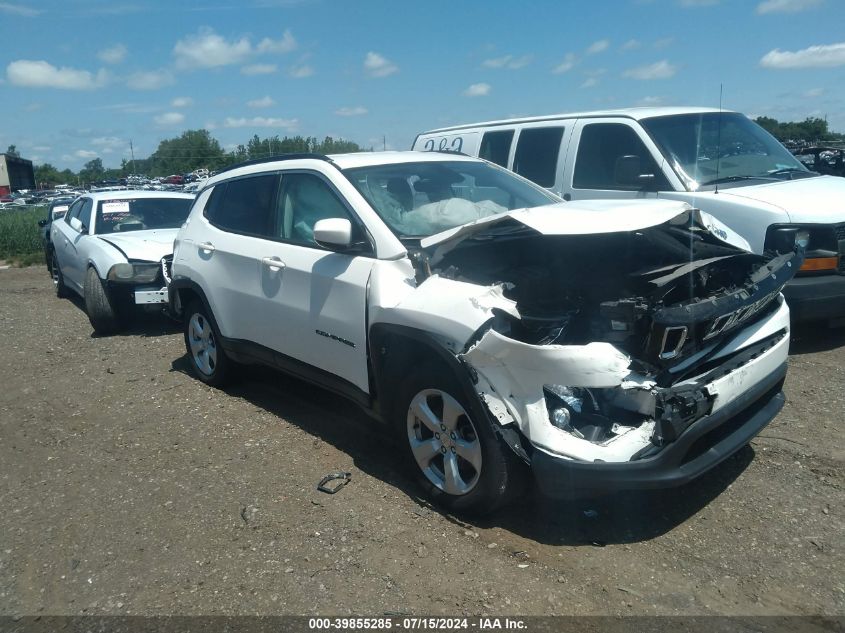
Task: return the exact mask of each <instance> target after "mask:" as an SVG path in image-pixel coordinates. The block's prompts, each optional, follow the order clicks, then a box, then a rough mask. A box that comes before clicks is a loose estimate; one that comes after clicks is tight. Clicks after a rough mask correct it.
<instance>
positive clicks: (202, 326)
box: [184, 301, 232, 387]
mask: <svg viewBox="0 0 845 633" xmlns="http://www.w3.org/2000/svg"><path fill="white" fill-rule="evenodd" d="M184 316H185V319H184V323H185V349H186V351H187V352H188V359H189V361H190V363H191V369H192V370H193V372H194V375H195V376H196V377H197V378H199V379H200V380H201V381H203V382H204V383H206V384H207V385H211V386H212V387H222V386H224V385H225V384H226V383H227V382H229V371H230V368H231V365H232V361H230V360H229V358H228V357H227V356H226V353H225V352H224V351H223V349H222V348H221V347H220V345H219V340H218V334H217V326H216V324H215V323H214V321H213V320H212V317H211V315H210V314H209V313H208V311H207V310H206V309H205V306H203V304H202V303H200V302H199V301H194V302H192V303H191V304H190V305H189V306H188V307H187V309H186V310H185V315H184Z"/></svg>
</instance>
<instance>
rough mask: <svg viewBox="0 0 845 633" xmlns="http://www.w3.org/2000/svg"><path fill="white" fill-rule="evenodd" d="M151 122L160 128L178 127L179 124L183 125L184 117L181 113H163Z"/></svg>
mask: <svg viewBox="0 0 845 633" xmlns="http://www.w3.org/2000/svg"><path fill="white" fill-rule="evenodd" d="M153 121H155V123H156V125H159V126H161V127H167V126H170V125H179V124H180V123H184V121H185V115H184V114H182V113H181V112H165V113H164V114H159V115H158V116H156V117H153Z"/></svg>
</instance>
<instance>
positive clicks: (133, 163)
mask: <svg viewBox="0 0 845 633" xmlns="http://www.w3.org/2000/svg"><path fill="white" fill-rule="evenodd" d="M129 152H130V153H131V154H132V173H133V174H134V173H135V148H134V147H132V139H131V138H130V139H129Z"/></svg>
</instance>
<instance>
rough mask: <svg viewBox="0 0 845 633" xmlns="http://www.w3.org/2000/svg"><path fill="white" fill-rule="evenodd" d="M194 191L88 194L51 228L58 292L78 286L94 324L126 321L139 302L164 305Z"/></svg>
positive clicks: (110, 328) (107, 328)
mask: <svg viewBox="0 0 845 633" xmlns="http://www.w3.org/2000/svg"><path fill="white" fill-rule="evenodd" d="M193 200H194V197H193V196H191V195H187V194H181V193H165V192H147V191H125V192H124V191H122V192H115V191H109V192H102V193H92V194H87V195H84V196H82V197H80V198H78V199H77V200H76V201H74V203H73V204H72V205H71V206H70V208H69V209H68V211H67V214H66V215H65V217H64V218H63V219H62V220H57V221H55V222H53V225H52V227H51V230H50V235H51V239H52V242H53V245H54V248H53V266H52V272H53V283H54V284H55V287H56V295H57V296H59V297H65V296H68V292H69V291H71V290H72V291H73V292H76V293H77V294H79V295H80V296H82V297H83V298H84V299H85V310H86V312H87V313H88V318H89V319H90V321H91V325H92V326H93V327H94V331H95V332H97V333H98V334H108V333H111V332H114V331H116V330H117V329H119V327H120V324H121V318H122V317H123V316H125V315H126V314H127V313H128V311H129V309H130V308H131V306H132V305H139V306H144V307H154V308H155V307H157V308H161V306H162V304H167V301H168V298H167V288H166V284H165V280H166V276H167V274H168V271H167V267H168V266H169V262H170V258H171V255H172V253H173V240H174V238H175V237H176V232H177V230H178V229H179V227H180V226H181V225H182V223H183V222H184V221H185V218H187V216H188V212H189V211H190V208H191V204H192V203H193Z"/></svg>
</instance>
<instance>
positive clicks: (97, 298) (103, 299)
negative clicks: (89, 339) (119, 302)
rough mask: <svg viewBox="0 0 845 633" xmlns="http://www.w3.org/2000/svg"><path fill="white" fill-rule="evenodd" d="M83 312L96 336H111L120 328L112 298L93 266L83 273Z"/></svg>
mask: <svg viewBox="0 0 845 633" xmlns="http://www.w3.org/2000/svg"><path fill="white" fill-rule="evenodd" d="M84 290H85V292H84V294H85V311H86V312H87V313H88V320H89V321H91V326H92V327H93V328H94V331H95V332H96V333H97V334H113V333H114V332H116V331H117V330H118V329H119V328H120V320H119V318H118V313H117V309H116V307H115V301H114V298H113V297H112V296H111V295H110V294H109V292H108V291H107V290H106V287H105V284H104V283H103V280H102V279H100V276H99V275H98V274H97V271H96V270H95V269H94V267H93V266H90V267H89V268H88V271H87V272H86V273H85V286H84Z"/></svg>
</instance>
